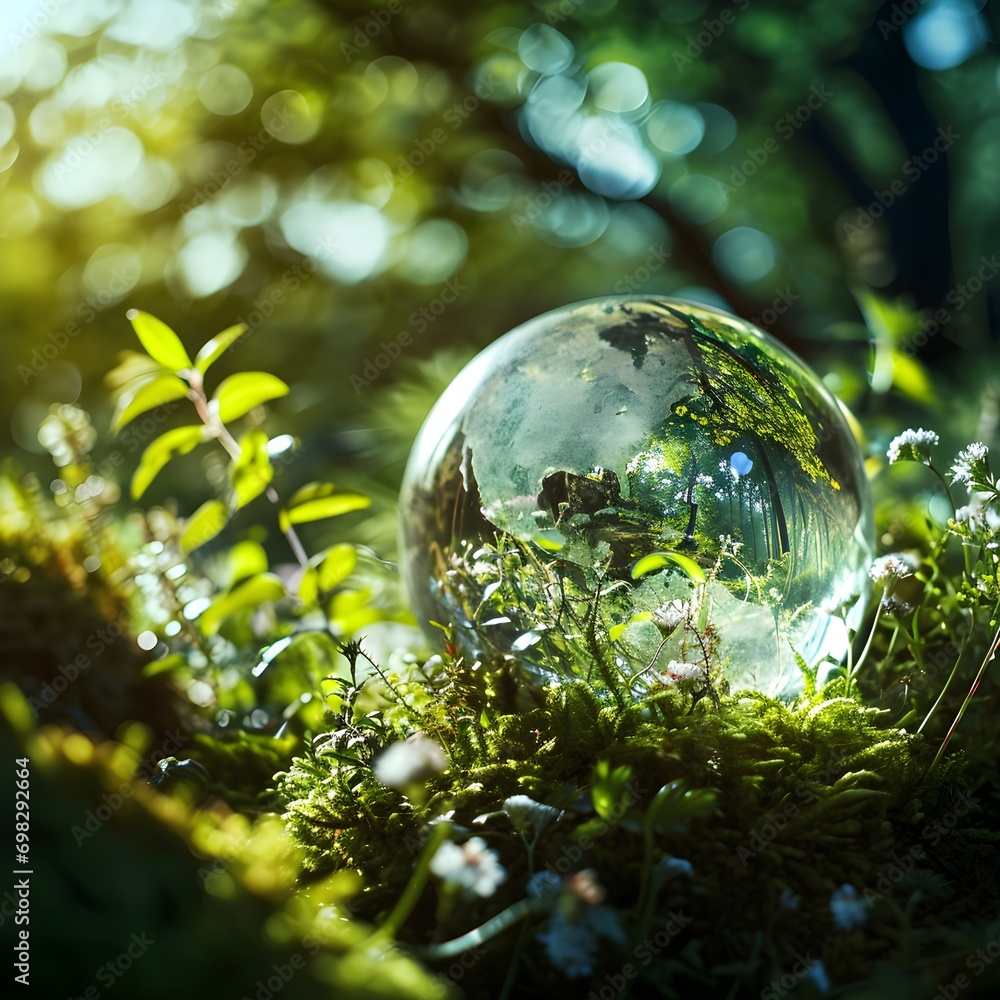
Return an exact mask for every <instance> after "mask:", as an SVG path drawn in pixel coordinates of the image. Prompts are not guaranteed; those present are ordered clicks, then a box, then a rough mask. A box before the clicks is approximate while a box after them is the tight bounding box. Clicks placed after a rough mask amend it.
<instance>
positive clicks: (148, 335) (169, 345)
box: [125, 309, 191, 372]
mask: <svg viewBox="0 0 1000 1000" xmlns="http://www.w3.org/2000/svg"><path fill="white" fill-rule="evenodd" d="M125 315H126V316H128V319H129V322H130V323H131V324H132V329H133V330H135V332H136V336H137V337H138V338H139V341H140V342H141V343H142V346H143V347H145V348H146V353H147V354H148V355H149V356H150V357H151V358H152V359H153V360H154V361H158V362H159V363H160V364H161V365H163V366H164V367H165V368H169V369H170V370H171V371H172V372H180V371H184V369H185V368H190V367H191V359H190V358H189V357H188V353H187V351H185V350H184V345H183V344H182V343H181V339H180V337H178V336H177V334H176V333H174V331H173V330H171V329H170V327H169V326H167V324H166V323H164V322H163V320H160V319H157V318H156V317H155V316H151V315H150V314H149V313H145V312H140V310H138V309H129V311H128V312H127V313H126V314H125Z"/></svg>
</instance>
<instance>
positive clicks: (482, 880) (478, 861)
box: [431, 837, 507, 899]
mask: <svg viewBox="0 0 1000 1000" xmlns="http://www.w3.org/2000/svg"><path fill="white" fill-rule="evenodd" d="M431 871H432V872H433V873H434V874H435V875H437V877H438V878H439V879H441V880H442V881H443V882H444V883H445V885H452V886H455V887H457V888H458V889H459V890H461V893H462V895H463V896H465V897H466V898H469V899H471V898H472V897H473V896H481V897H482V898H483V899H486V898H487V897H489V896H492V895H493V893H494V892H496V890H497V886H499V885H500V884H501V883H503V882H504V881H506V879H507V873H506V872H505V871H504V869H503V865H501V864H500V859H499V858H498V857H497V856H496V854H495V853H494V852H493V851H491V850H490V849H489V848H488V847H487V846H486V841H485V840H483V838H482V837H471V838H470V839H469V840H467V841H466V842H465V843H464V844H455V843H453V842H452V841H450V840H446V841H445V842H444V843H443V844H442V845H441V846H440V847H439V848H438V849H437V851H436V852H435V854H434V857H433V858H431Z"/></svg>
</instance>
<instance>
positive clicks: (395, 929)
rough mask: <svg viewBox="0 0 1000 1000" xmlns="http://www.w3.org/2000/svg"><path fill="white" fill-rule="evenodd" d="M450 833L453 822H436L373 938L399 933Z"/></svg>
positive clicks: (393, 935) (387, 936) (389, 936)
mask: <svg viewBox="0 0 1000 1000" xmlns="http://www.w3.org/2000/svg"><path fill="white" fill-rule="evenodd" d="M449 833H451V823H449V822H447V821H445V820H442V821H441V822H440V823H435V824H434V832H433V833H432V834H431V836H430V838H429V839H428V841H427V843H426V844H424V849H423V850H422V851H421V852H420V857H419V859H418V860H417V865H416V867H415V868H414V869H413V874H412V875H411V876H410V881H409V882H407V883H406V888H405V889H403V893H402V895H401V896H400V897H399V899H398V900H397V901H396V905H395V906H394V907H393V908H392V912H391V913H390V914H389V916H388V917H386V920H385V923H383V924H382V926H381V927H379V928H378V929H377V930H376V931H375V932H374V934H372V938H373V939H376V938H393V937H395V936H396V935H397V934H398V933H399V929H400V928H401V927H402V926H403V924H404V923H405V922H406V918H407V917H408V916H409V915H410V914H411V913H412V912H413V908H414V907H415V906H416V905H417V902H418V900H419V899H420V894H421V893H422V892H423V891H424V887H425V886H426V885H427V880H428V879H429V878H430V873H431V861H432V860H433V859H434V855H435V854H437V849H438V848H439V847H440V846H441V845H442V844H443V843H444V842H445V841H446V840H447V839H448V834H449ZM494 919H495V918H494ZM464 950H465V949H464V948H463V949H460V951H459V952H456V954H459V953H460V952H461V951H464Z"/></svg>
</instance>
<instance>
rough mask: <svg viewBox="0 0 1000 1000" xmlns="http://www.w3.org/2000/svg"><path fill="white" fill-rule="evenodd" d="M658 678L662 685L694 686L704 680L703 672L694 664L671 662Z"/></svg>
mask: <svg viewBox="0 0 1000 1000" xmlns="http://www.w3.org/2000/svg"><path fill="white" fill-rule="evenodd" d="M659 676H660V680H662V681H663V683H664V684H682V685H683V684H694V683H695V682H697V681H700V680H703V679H704V677H705V671H704V670H703V669H702V668H701V667H699V666H698V665H697V664H695V663H681V662H680V661H679V660H671V661H670V662H669V663H668V664H667V669H666V670H663V671H661V672H660V675H659Z"/></svg>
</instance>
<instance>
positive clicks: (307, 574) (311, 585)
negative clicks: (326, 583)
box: [298, 566, 319, 607]
mask: <svg viewBox="0 0 1000 1000" xmlns="http://www.w3.org/2000/svg"><path fill="white" fill-rule="evenodd" d="M298 595H299V599H300V600H301V601H302V603H303V604H306V605H308V606H309V607H313V606H314V605H315V604H316V603H317V602H318V601H319V573H318V572H317V570H316V568H315V567H314V566H310V567H309V568H308V569H307V570H305V571H304V572H303V574H302V579H301V580H299V587H298Z"/></svg>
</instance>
